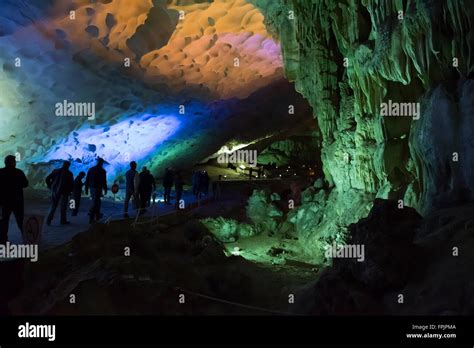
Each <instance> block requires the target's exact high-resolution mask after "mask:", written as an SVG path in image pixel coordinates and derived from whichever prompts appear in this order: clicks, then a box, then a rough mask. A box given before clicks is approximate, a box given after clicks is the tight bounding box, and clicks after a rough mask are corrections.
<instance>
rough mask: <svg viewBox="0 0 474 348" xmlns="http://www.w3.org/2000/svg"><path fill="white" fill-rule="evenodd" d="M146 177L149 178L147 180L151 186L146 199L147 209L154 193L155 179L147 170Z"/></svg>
mask: <svg viewBox="0 0 474 348" xmlns="http://www.w3.org/2000/svg"><path fill="white" fill-rule="evenodd" d="M148 176H149V180H150V182H151V186H152V188H151V191H150V194H149V197H148V201H147V205H148V207H149V206H150V205H151V200H152V199H151V196H152V193H153V192H155V191H156V180H155V177H154V176H153V174H151V173H150V171H149V170H148Z"/></svg>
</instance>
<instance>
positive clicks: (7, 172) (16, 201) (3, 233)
mask: <svg viewBox="0 0 474 348" xmlns="http://www.w3.org/2000/svg"><path fill="white" fill-rule="evenodd" d="M25 187H28V179H26V176H25V173H24V172H23V171H22V170H20V169H18V168H16V158H15V156H12V155H8V156H7V157H5V167H4V168H1V169H0V206H1V207H2V221H1V222H0V244H5V243H6V242H7V240H8V227H9V223H10V216H11V214H12V213H13V214H14V215H15V219H16V223H17V225H18V228H19V229H20V231H21V232H22V233H23V217H24V211H25V201H24V198H23V189H24V188H25Z"/></svg>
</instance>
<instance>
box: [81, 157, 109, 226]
mask: <svg viewBox="0 0 474 348" xmlns="http://www.w3.org/2000/svg"><path fill="white" fill-rule="evenodd" d="M103 165H104V160H103V159H102V158H98V159H97V164H96V165H95V166H94V167H92V168H91V169H89V171H88V172H87V177H86V187H85V191H86V195H87V194H89V189H90V191H91V198H92V205H91V208H90V210H89V223H90V224H91V223H93V222H94V220H95V221H97V220H99V219H100V218H101V213H100V206H101V203H102V201H101V198H102V191H104V195H106V194H107V173H106V171H105V169H104V168H103V167H102V166H103Z"/></svg>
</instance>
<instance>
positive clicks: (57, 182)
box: [0, 155, 209, 244]
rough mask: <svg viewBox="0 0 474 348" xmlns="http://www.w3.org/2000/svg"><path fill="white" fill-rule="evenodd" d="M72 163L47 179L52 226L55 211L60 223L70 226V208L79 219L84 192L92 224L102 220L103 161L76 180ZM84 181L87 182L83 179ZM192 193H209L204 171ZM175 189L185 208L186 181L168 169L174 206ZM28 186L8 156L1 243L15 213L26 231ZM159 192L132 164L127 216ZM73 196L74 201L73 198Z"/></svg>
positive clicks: (0, 178) (1, 176)
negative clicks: (24, 190) (58, 210)
mask: <svg viewBox="0 0 474 348" xmlns="http://www.w3.org/2000/svg"><path fill="white" fill-rule="evenodd" d="M70 166H71V162H69V161H64V162H63V165H62V166H61V168H58V169H55V170H53V171H52V172H51V173H50V174H49V175H48V176H47V177H46V180H45V181H46V186H47V187H48V189H49V190H50V192H51V206H50V209H49V212H48V215H47V217H46V224H47V225H50V224H51V222H52V221H53V219H54V215H55V212H56V209H57V208H58V206H59V209H60V223H61V225H67V224H69V223H70V222H69V221H68V220H67V210H68V208H69V209H71V210H72V215H73V216H77V215H78V213H79V209H80V206H81V198H82V193H83V192H84V193H85V194H86V195H89V193H90V197H91V201H92V203H91V206H90V209H89V213H88V215H89V223H90V224H92V223H94V222H95V221H98V220H99V219H100V218H102V213H101V203H102V197H103V196H105V195H106V194H107V192H108V187H107V178H106V176H107V173H106V171H105V169H104V168H103V166H104V160H103V159H102V158H98V159H97V163H96V165H95V166H93V167H91V168H90V169H89V170H88V171H87V174H86V173H85V172H80V173H79V174H78V175H77V176H76V178H74V175H73V173H72V172H71V170H70ZM84 179H85V180H84ZM192 184H193V193H194V194H195V195H196V197H197V198H198V199H199V198H200V197H201V195H202V194H207V192H208V187H209V175H208V174H207V172H205V171H196V172H194V173H193V176H192ZM173 186H174V187H175V196H176V208H177V209H180V208H181V207H182V205H181V203H182V196H183V187H184V180H183V177H182V174H181V172H180V171H179V170H173V169H172V168H166V170H165V173H164V176H163V188H164V203H165V204H167V205H171V191H172V188H173ZM26 187H28V179H27V178H26V176H25V173H24V172H23V171H22V170H20V169H18V168H16V158H15V156H12V155H9V156H6V157H5V167H4V168H1V169H0V206H1V208H2V220H1V222H0V244H4V243H5V242H6V241H7V236H8V226H9V221H10V217H11V215H12V214H13V215H14V216H15V219H16V222H17V225H18V227H19V228H20V230H21V231H22V230H23V218H24V197H23V189H24V188H26ZM155 190H156V182H155V178H154V177H153V175H152V174H151V173H150V171H149V170H148V168H147V167H143V168H142V171H141V172H138V171H137V163H136V162H135V161H132V162H131V163H130V169H129V170H128V171H127V172H126V173H125V200H124V209H123V213H124V217H129V215H128V210H129V203H130V200H131V199H133V202H134V207H135V209H136V211H137V213H138V214H143V213H145V212H146V208H147V207H150V205H151V202H152V200H153V199H154V197H152V194H153V191H155ZM70 197H72V199H70Z"/></svg>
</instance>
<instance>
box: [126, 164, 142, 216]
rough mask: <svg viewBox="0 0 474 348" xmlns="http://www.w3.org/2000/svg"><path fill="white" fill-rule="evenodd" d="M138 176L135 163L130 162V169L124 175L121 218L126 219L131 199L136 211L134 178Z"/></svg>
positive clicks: (137, 203) (136, 201)
mask: <svg viewBox="0 0 474 348" xmlns="http://www.w3.org/2000/svg"><path fill="white" fill-rule="evenodd" d="M137 175H138V172H137V162H135V161H132V162H130V169H129V170H128V171H127V172H126V173H125V202H124V206H123V216H124V217H125V218H128V217H129V215H128V205H129V202H130V198H133V204H134V207H135V209H136V210H137V209H138V205H139V202H138V197H137V196H138V195H137V192H136V190H135V177H136V176H137Z"/></svg>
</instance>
